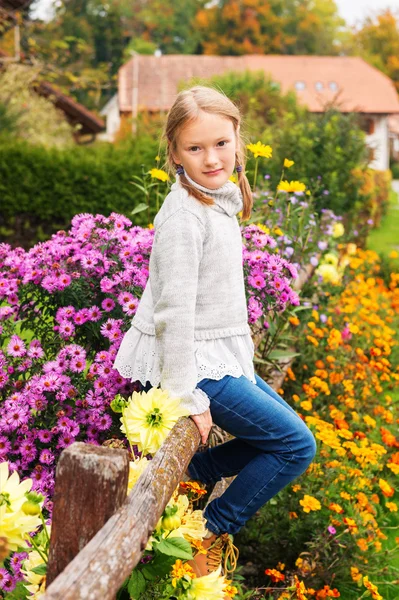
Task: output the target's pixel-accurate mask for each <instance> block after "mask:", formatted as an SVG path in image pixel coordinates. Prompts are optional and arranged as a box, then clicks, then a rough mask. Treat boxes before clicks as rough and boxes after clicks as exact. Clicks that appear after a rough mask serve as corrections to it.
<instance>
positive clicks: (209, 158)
mask: <svg viewBox="0 0 399 600" xmlns="http://www.w3.org/2000/svg"><path fill="white" fill-rule="evenodd" d="M217 163H218V157H217V156H216V154H215V153H214V152H208V153H207V154H206V155H205V164H206V165H207V166H209V167H212V166H214V165H217Z"/></svg>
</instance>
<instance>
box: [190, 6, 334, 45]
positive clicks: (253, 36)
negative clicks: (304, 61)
mask: <svg viewBox="0 0 399 600" xmlns="http://www.w3.org/2000/svg"><path fill="white" fill-rule="evenodd" d="M196 23H197V26H198V28H199V30H200V32H201V37H202V42H201V48H202V51H203V53H204V54H224V55H241V54H270V53H274V54H337V53H338V52H339V49H340V35H341V28H342V27H343V26H344V24H345V21H344V20H343V19H341V18H340V17H339V16H338V12H337V6H336V4H335V1H334V0H219V2H218V3H217V4H216V5H215V4H214V5H213V6H211V7H209V6H208V7H205V8H203V9H202V10H200V11H199V12H198V14H197V18H196Z"/></svg>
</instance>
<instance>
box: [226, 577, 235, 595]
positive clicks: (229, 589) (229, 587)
mask: <svg viewBox="0 0 399 600" xmlns="http://www.w3.org/2000/svg"><path fill="white" fill-rule="evenodd" d="M225 584H226V586H227V587H226V588H225V590H224V592H225V594H226V596H225V597H227V598H234V596H236V595H237V594H238V589H237V588H236V586H235V585H230V584H231V581H229V580H228V579H226V580H225Z"/></svg>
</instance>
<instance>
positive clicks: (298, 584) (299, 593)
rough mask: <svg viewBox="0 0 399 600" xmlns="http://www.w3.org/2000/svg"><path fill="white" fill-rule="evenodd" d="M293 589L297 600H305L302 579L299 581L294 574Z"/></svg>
mask: <svg viewBox="0 0 399 600" xmlns="http://www.w3.org/2000/svg"><path fill="white" fill-rule="evenodd" d="M294 582H295V589H296V597H297V600H307V598H306V596H305V593H306V588H305V584H304V583H303V581H299V579H298V577H297V576H296V575H294Z"/></svg>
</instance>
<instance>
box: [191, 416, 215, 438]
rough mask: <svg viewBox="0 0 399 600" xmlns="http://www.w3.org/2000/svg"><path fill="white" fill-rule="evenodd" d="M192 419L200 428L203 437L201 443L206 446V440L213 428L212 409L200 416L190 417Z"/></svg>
mask: <svg viewBox="0 0 399 600" xmlns="http://www.w3.org/2000/svg"><path fill="white" fill-rule="evenodd" d="M190 417H191V419H192V420H193V421H194V423H195V424H196V426H197V427H198V430H199V432H200V435H201V442H202V443H203V444H206V440H207V439H208V435H209V432H210V430H211V427H212V416H211V411H210V409H209V408H208V410H207V411H205V412H204V413H202V414H200V415H190Z"/></svg>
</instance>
